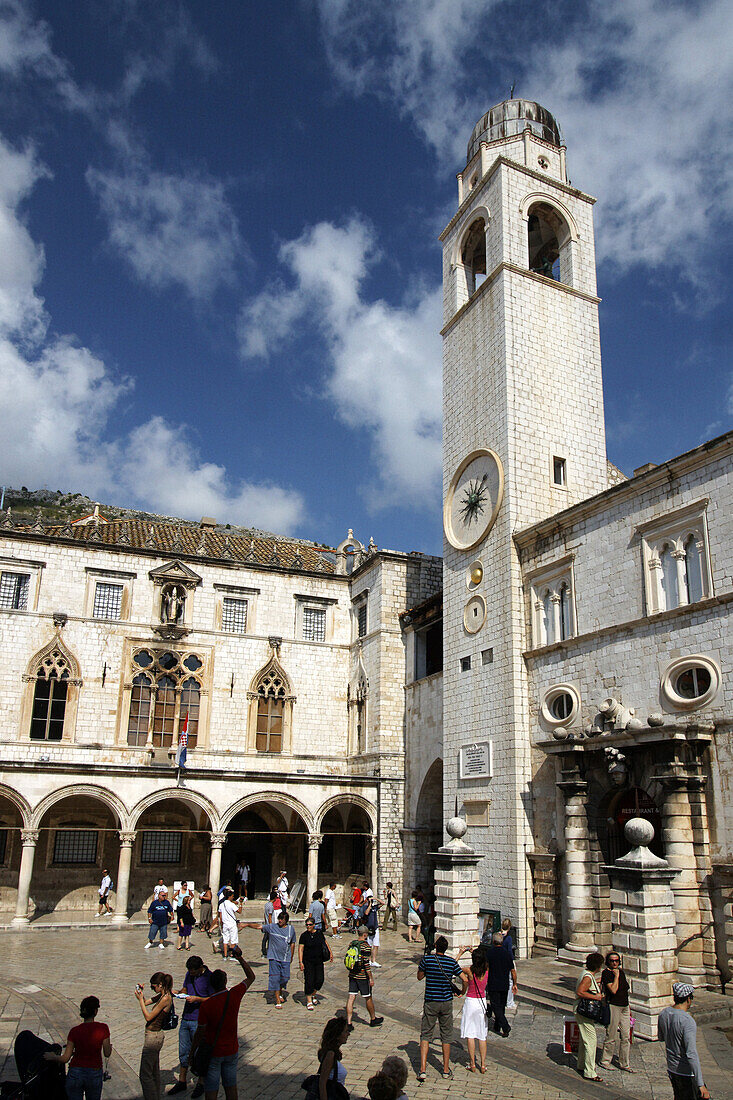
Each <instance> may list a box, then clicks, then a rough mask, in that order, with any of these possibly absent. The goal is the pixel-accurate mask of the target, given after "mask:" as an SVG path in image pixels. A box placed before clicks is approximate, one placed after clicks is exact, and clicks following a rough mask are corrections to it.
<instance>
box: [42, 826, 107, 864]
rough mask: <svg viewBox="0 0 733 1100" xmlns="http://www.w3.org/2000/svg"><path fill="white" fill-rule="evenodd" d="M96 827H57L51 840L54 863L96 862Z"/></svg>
mask: <svg viewBox="0 0 733 1100" xmlns="http://www.w3.org/2000/svg"><path fill="white" fill-rule="evenodd" d="M98 836H99V834H98V833H97V830H96V829H57V830H56V835H55V837H54V841H53V862H54V863H96V862H97V840H98Z"/></svg>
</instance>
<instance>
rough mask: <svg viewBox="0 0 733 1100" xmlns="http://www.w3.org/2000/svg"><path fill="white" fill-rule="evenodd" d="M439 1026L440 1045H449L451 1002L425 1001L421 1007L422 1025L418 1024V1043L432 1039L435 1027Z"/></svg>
mask: <svg viewBox="0 0 733 1100" xmlns="http://www.w3.org/2000/svg"><path fill="white" fill-rule="evenodd" d="M436 1024H439V1025H440V1041H441V1043H449V1042H450V1041H451V1038H452V1037H453V1000H452V999H451V1000H450V1001H426V1002H425V1004H424V1005H423V1011H422V1023H421V1024H420V1041H421V1042H423V1041H427V1042H430V1040H431V1039H432V1037H433V1034H434V1032H435V1025H436Z"/></svg>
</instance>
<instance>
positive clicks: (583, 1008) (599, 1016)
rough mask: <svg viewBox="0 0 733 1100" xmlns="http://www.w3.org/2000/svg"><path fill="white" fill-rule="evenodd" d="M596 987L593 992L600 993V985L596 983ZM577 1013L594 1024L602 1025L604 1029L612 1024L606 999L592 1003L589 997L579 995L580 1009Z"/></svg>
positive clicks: (577, 1009) (578, 1008)
mask: <svg viewBox="0 0 733 1100" xmlns="http://www.w3.org/2000/svg"><path fill="white" fill-rule="evenodd" d="M594 981H595V979H594ZM595 985H596V988H595V989H594V991H593V992H594V993H599V992H600V990H599V989H598V983H597V982H595ZM575 1011H576V1012H577V1014H578V1016H582V1017H583V1018H584V1019H586V1020H592V1021H593V1023H594V1024H601V1025H602V1026H603V1027H608V1025H609V1024H610V1022H611V1009H610V1008H609V1007H608V1005H607V1004H606V1001H605V999H604V1000H602V1001H592V1000H590V999H589V998H588V997H581V996H580V995H578V1007H577V1008H576V1009H575Z"/></svg>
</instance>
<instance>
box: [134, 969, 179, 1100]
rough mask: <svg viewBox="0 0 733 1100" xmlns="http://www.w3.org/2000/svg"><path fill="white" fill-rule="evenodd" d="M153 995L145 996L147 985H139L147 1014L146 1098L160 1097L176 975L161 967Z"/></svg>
mask: <svg viewBox="0 0 733 1100" xmlns="http://www.w3.org/2000/svg"><path fill="white" fill-rule="evenodd" d="M150 988H151V989H152V991H153V996H152V997H150V998H149V999H148V1000H146V999H145V994H144V993H143V987H142V986H141V985H136V986H135V996H136V997H137V999H138V1002H139V1004H140V1010H141V1012H142V1014H143V1016H144V1017H145V1040H144V1042H143V1051H142V1054H141V1055H140V1084H141V1085H142V1090H143V1100H160V1097H161V1092H160V1051H161V1048H162V1046H163V1040H164V1038H165V1036H164V1035H163V1024H164V1023H165V1022H166V1020H167V1019H168V1014H169V1013H170V1010H171V1007H172V1005H173V999H172V997H171V990H172V988H173V978H172V977H171V976H170V974H162V973H161V972H160V971H158V972H157V973H155V974H153V976H152V978H151V979H150Z"/></svg>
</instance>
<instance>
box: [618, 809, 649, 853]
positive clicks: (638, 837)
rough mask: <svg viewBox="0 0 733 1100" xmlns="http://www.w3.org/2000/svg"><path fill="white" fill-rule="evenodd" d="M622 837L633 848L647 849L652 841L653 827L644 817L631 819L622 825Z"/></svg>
mask: <svg viewBox="0 0 733 1100" xmlns="http://www.w3.org/2000/svg"><path fill="white" fill-rule="evenodd" d="M624 836H625V837H626V839H627V841H628V842H629V844H631V845H632V846H633V847H634V848H648V847H649V845H650V844H651V842H652V841H653V840H654V826H653V825H652V823H651V821H648V820H647V818H645V817H632V818H630V819H629V820H628V821H627V822H626V824H625V825H624Z"/></svg>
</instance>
